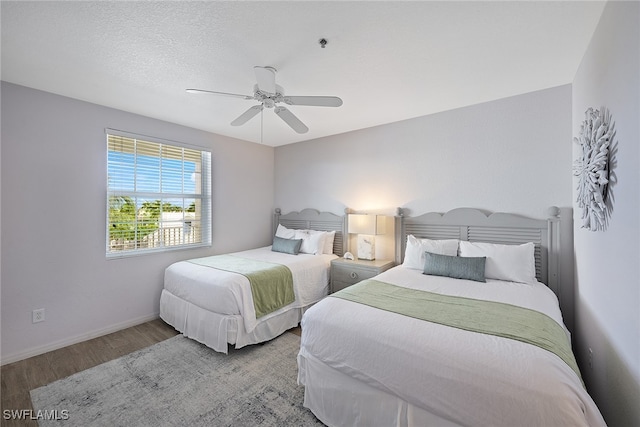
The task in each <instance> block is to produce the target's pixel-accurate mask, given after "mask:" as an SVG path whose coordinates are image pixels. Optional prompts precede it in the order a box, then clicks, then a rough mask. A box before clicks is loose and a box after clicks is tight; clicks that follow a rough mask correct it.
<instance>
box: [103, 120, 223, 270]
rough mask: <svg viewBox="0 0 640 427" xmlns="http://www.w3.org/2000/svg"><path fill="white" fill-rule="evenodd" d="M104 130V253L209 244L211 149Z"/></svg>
mask: <svg viewBox="0 0 640 427" xmlns="http://www.w3.org/2000/svg"><path fill="white" fill-rule="evenodd" d="M150 139H151V138H149V137H144V136H136V135H132V134H128V133H124V132H120V131H112V130H109V129H108V130H107V256H108V257H118V256H127V255H134V254H140V253H147V252H155V251H165V250H170V249H178V248H185V247H194V246H209V245H211V153H210V152H208V151H203V150H201V149H197V148H191V147H187V146H181V145H178V144H177V143H173V142H160V141H158V140H150Z"/></svg>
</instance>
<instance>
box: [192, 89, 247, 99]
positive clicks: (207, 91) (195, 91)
mask: <svg viewBox="0 0 640 427" xmlns="http://www.w3.org/2000/svg"><path fill="white" fill-rule="evenodd" d="M186 91H187V92H189V93H212V94H214V95H224V96H233V97H234V98H242V99H253V96H249V95H240V94H237V93H227V92H215V91H212V90H204V89H186Z"/></svg>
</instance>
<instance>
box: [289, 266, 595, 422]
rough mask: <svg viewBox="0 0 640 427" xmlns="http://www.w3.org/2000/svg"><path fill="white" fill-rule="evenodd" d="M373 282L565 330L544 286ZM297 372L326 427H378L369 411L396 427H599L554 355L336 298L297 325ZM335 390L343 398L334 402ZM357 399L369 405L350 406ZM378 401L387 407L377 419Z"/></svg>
mask: <svg viewBox="0 0 640 427" xmlns="http://www.w3.org/2000/svg"><path fill="white" fill-rule="evenodd" d="M376 279H377V280H380V281H383V282H388V283H391V284H395V285H398V286H405V287H410V288H416V289H423V290H427V291H430V292H438V293H443V294H449V295H458V296H465V297H470V298H477V299H487V300H493V301H500V302H506V303H510V304H514V305H518V306H522V307H527V308H531V309H534V310H537V311H540V312H543V313H545V314H547V315H548V316H549V317H551V318H552V319H554V320H555V321H556V322H558V323H559V324H560V325H562V326H563V327H564V324H563V321H562V316H561V313H560V310H559V307H558V302H557V299H556V296H555V295H554V294H553V292H552V291H551V290H549V289H548V288H547V287H546V286H544V285H543V284H541V283H537V284H533V285H531V284H518V283H511V282H502V281H497V280H487V283H479V282H472V281H467V280H459V279H450V278H444V277H437V276H427V275H424V274H421V272H420V271H417V270H411V269H407V268H405V267H402V266H398V267H395V268H393V269H391V270H388V271H386V272H384V273H382V274H380V275H379V276H376ZM565 331H566V328H565ZM567 334H568V332H567ZM298 364H299V376H298V380H299V382H300V383H301V384H304V385H305V387H306V390H305V406H307V407H309V408H310V409H311V410H312V411H313V412H314V413H315V414H316V415H317V416H318V417H319V418H320V419H321V420H322V421H324V422H325V423H327V424H329V425H366V424H367V423H368V422H371V420H372V419H373V420H376V419H377V420H379V421H380V422H383V421H381V420H382V419H384V418H375V414H376V411H379V414H380V417H383V416H385V414H389V412H390V411H391V417H392V420H393V424H394V425H407V424H409V425H410V424H411V420H412V419H414V420H415V419H420V420H422V421H423V422H424V421H425V420H431V421H433V420H438V425H440V424H444V423H446V424H448V425H449V424H451V425H467V426H471V425H473V426H482V425H492V426H499V425H500V426H516V425H548V426H568V425H590V426H600V425H604V421H603V418H602V416H601V415H600V412H599V411H598V409H597V407H596V406H595V404H594V403H593V401H592V399H591V397H590V396H589V395H588V394H587V392H586V391H585V389H584V388H583V386H582V383H581V380H580V378H579V377H578V376H577V375H576V373H575V372H574V371H573V370H572V369H571V368H570V367H569V366H567V365H566V364H565V363H564V362H563V361H562V360H561V359H560V358H559V357H558V356H556V355H555V354H553V353H551V352H548V351H546V350H543V349H540V348H538V347H535V346H532V345H530V344H526V343H522V342H519V341H515V340H510V339H506V338H500V337H496V336H491V335H484V334H479V333H474V332H468V331H464V330H460V329H456V328H452V327H448V326H443V325H439V324H435V323H429V322H425V321H422V320H417V319H414V318H410V317H406V316H402V315H399V314H395V313H391V312H387V311H383V310H378V309H375V308H372V307H369V306H365V305H362V304H357V303H353V302H350V301H346V300H343V299H339V298H333V297H329V298H325V299H324V300H323V301H321V302H320V303H318V304H316V305H315V306H313V307H311V308H310V309H309V310H308V311H307V312H306V313H305V315H304V316H303V319H302V342H301V348H300V353H299V356H298ZM329 375H332V378H334V380H333V383H332V382H331V381H329V380H328V378H329ZM332 389H333V390H335V392H336V393H337V394H339V395H340V396H343V398H337V399H335V400H333V401H332V396H331V394H332V393H333V392H331V391H329V392H327V390H332ZM343 390H347V391H346V392H345V391H343ZM352 392H353V393H352ZM358 393H368V394H367V395H366V396H368V397H366V398H364V399H360V401H358V400H357V399H356V398H354V400H353V401H351V397H350V396H357V395H358ZM376 396H380V400H379V402H385V403H384V405H387V404H388V406H384V409H381V408H383V403H376V402H377V401H378V400H376ZM334 397H335V396H334ZM389 397H394V398H397V399H396V400H394V399H393V398H390V399H389ZM329 402H331V403H330V404H329ZM369 402H370V403H369ZM393 411H397V414H396V413H395V412H393ZM372 414H374V415H372ZM367 420H368V421H367ZM389 422H390V421H389V419H388V418H387V421H384V423H385V424H388V423H389Z"/></svg>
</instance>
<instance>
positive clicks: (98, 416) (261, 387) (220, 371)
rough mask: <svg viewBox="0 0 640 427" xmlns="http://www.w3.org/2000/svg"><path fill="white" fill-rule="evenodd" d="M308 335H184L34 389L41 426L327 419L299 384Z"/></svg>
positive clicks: (288, 422) (264, 423) (228, 423)
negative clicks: (234, 342)
mask: <svg viewBox="0 0 640 427" xmlns="http://www.w3.org/2000/svg"><path fill="white" fill-rule="evenodd" d="M299 348H300V337H298V336H296V335H294V334H291V333H285V334H283V335H281V336H280V337H278V338H276V339H274V340H272V341H269V342H267V343H265V344H259V345H253V346H248V347H244V348H241V349H238V350H234V349H230V350H229V354H227V355H225V354H221V353H216V352H215V351H213V350H211V349H209V348H207V347H205V346H204V345H202V344H199V343H197V342H195V341H193V340H190V339H188V338H184V337H183V336H181V335H178V336H176V337H173V338H170V339H168V340H166V341H163V342H161V343H158V344H155V345H153V346H151V347H148V348H145V349H142V350H139V351H136V352H134V353H131V354H129V355H126V356H123V357H121V358H119V359H116V360H113V361H111V362H107V363H104V364H102V365H99V366H96V367H94V368H91V369H88V370H86V371H82V372H79V373H77V374H74V375H72V376H70V377H67V378H64V379H61V380H58V381H56V382H53V383H51V384H48V385H46V386H44V387H40V388H37V389H35V390H31V400H32V402H33V408H34V410H35V411H49V413H52V411H57V413H58V415H60V414H64V412H63V411H65V410H66V411H68V412H67V414H68V417H67V416H64V417H62V416H60V417H59V418H68V419H66V420H64V419H62V420H39V425H41V426H53V425H55V426H58V425H63V426H307V425H312V426H313V425H322V423H320V422H319V421H318V420H317V419H316V418H315V416H314V415H313V414H312V413H311V412H310V411H309V410H308V409H306V408H304V407H303V406H302V401H303V397H304V389H303V387H302V386H299V385H298V384H297V382H296V378H297V372H298V366H297V362H296V356H297V354H298V350H299Z"/></svg>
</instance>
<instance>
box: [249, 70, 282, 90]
mask: <svg viewBox="0 0 640 427" xmlns="http://www.w3.org/2000/svg"><path fill="white" fill-rule="evenodd" d="M253 71H254V72H255V73H256V80H257V81H258V89H260V90H261V91H263V92H268V93H276V69H275V68H273V67H253Z"/></svg>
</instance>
